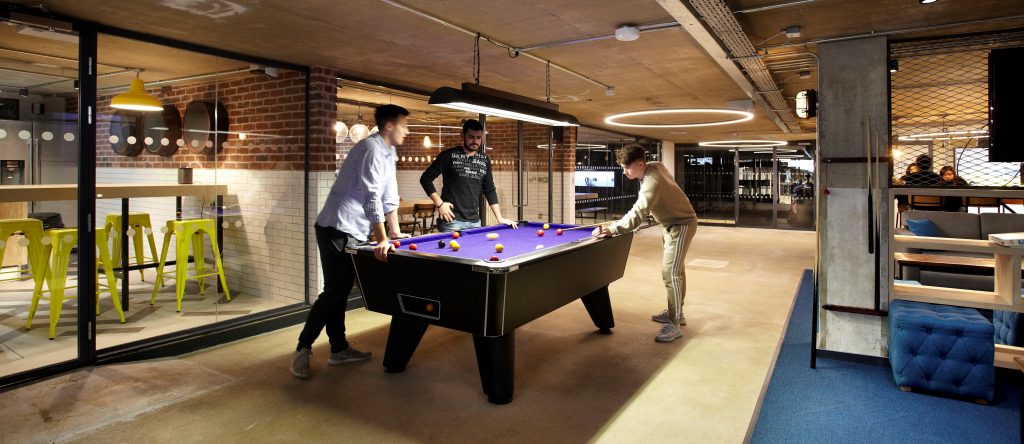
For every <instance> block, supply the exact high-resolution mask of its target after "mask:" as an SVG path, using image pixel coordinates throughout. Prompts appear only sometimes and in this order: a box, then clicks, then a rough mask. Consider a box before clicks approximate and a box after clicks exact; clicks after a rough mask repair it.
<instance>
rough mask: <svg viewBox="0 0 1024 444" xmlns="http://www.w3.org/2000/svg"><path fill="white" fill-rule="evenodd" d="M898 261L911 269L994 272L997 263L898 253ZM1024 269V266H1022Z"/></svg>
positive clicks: (969, 258) (955, 257) (964, 257)
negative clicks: (956, 269) (954, 269)
mask: <svg viewBox="0 0 1024 444" xmlns="http://www.w3.org/2000/svg"><path fill="white" fill-rule="evenodd" d="M894 256H895V258H896V261H897V262H899V263H900V264H901V265H907V266H911V267H932V268H960V269H964V268H969V269H972V270H993V269H995V268H996V261H995V259H992V258H986V257H966V256H946V255H941V254H927V253H896V254H895V255H894ZM1021 269H1024V264H1021Z"/></svg>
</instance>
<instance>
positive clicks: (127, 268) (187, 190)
mask: <svg viewBox="0 0 1024 444" xmlns="http://www.w3.org/2000/svg"><path fill="white" fill-rule="evenodd" d="M227 190H228V187H227V185H214V184H178V183H156V184H153V183H147V184H136V183H124V184H120V183H119V184H113V183H98V184H96V198H97V199H118V198H120V199H121V220H122V221H123V223H122V225H124V226H127V224H128V200H129V199H132V198H142V197H171V196H174V197H175V213H174V214H175V218H176V219H178V220H181V198H182V197H183V196H193V197H204V198H208V199H214V200H216V205H217V216H216V219H217V245H218V246H219V247H220V250H221V251H223V250H224V230H223V228H222V223H223V215H224V211H223V208H224V195H225V194H227ZM76 199H78V185H77V184H44V185H3V186H0V202H38V201H55V200H76ZM97 223H99V221H97ZM127 231H128V230H127V229H124V230H121V233H120V234H119V235H120V236H121V246H122V247H121V267H118V268H116V270H117V271H120V272H121V308H122V309H124V310H125V311H127V310H128V292H129V285H128V273H129V272H131V271H134V270H140V269H143V268H155V267H156V266H157V264H156V262H155V259H156V258H154V262H153V263H149V264H142V265H130V264H129V262H128V234H127ZM135 254H141V252H138V251H137V252H135ZM174 263H175V261H167V262H166V264H167V265H171V264H174ZM155 284H156V285H159V282H157V283H155ZM218 285H219V284H218Z"/></svg>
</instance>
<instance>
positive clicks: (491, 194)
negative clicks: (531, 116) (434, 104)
mask: <svg viewBox="0 0 1024 444" xmlns="http://www.w3.org/2000/svg"><path fill="white" fill-rule="evenodd" d="M483 139H484V127H483V125H481V124H480V122H479V121H476V120H473V119H470V120H467V121H466V123H464V124H463V125H462V146H457V147H455V148H450V149H447V150H444V151H442V152H441V153H440V154H438V155H437V157H436V158H435V159H434V161H433V162H431V164H430V166H429V167H427V170H426V171H424V172H423V175H421V176H420V185H421V186H423V191H425V192H426V193H427V195H428V196H430V200H433V201H434V205H435V206H437V211H438V215H439V216H440V220H439V221H438V223H437V229H438V231H441V232H450V231H457V230H464V229H467V228H476V227H479V226H480V194H483V195H484V197H485V198H487V204H488V205H490V207H491V212H493V213H494V217H495V218H496V219H497V220H498V222H501V223H503V224H506V225H511V226H512V228H516V223H515V221H513V220H511V219H505V218H504V217H502V215H501V206H500V205H498V192H497V189H496V188H495V187H494V177H493V176H492V174H491V159H490V158H489V157H487V155H486V154H484V152H483V146H482V145H481V144H482V143H483ZM437 176H443V177H442V178H441V183H442V185H441V194H440V195H438V194H437V189H436V188H435V187H434V179H436V178H437Z"/></svg>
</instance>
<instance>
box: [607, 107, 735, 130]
mask: <svg viewBox="0 0 1024 444" xmlns="http://www.w3.org/2000/svg"><path fill="white" fill-rule="evenodd" d="M663 114H720V115H724V116H730V117H733V118H730V119H728V120H719V121H717V122H703V123H670V124H664V123H622V122H617V120H620V119H624V118H627V117H638V116H656V115H663ZM753 118H754V114H753V113H749V112H746V111H739V110H734V109H718V108H671V109H655V110H649V111H633V112H628V113H620V114H613V115H611V116H608V117H605V118H604V123H607V124H609V125H616V126H625V127H630V128H692V127H698V126H715V125H729V124H732V123H740V122H746V121H748V120H750V119H753Z"/></svg>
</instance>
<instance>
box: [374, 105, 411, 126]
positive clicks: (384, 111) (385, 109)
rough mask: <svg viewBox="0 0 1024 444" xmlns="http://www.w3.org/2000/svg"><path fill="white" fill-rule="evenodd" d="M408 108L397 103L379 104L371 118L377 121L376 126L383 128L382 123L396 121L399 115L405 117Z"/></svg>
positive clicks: (407, 113)
mask: <svg viewBox="0 0 1024 444" xmlns="http://www.w3.org/2000/svg"><path fill="white" fill-rule="evenodd" d="M408 115H409V110H407V109H405V108H402V107H400V106H398V105H381V106H378V107H377V109H375V110H374V111H373V120H374V121H375V122H377V128H380V129H384V124H385V123H388V122H397V121H398V118H399V117H407V116H408Z"/></svg>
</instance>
